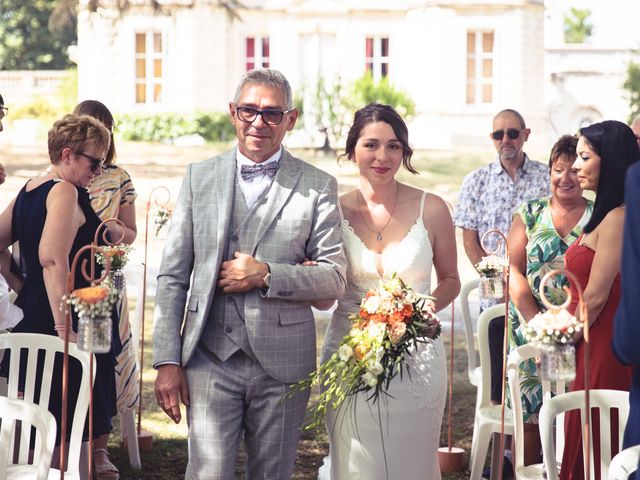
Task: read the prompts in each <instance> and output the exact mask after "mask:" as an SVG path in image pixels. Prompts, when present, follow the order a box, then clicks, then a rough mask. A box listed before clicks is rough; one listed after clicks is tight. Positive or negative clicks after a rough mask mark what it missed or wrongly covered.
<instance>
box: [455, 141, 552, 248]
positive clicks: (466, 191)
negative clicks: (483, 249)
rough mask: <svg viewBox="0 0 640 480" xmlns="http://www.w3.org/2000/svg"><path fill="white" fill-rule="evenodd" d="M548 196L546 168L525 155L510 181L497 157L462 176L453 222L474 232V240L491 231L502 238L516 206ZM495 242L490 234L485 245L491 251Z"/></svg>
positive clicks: (505, 233) (547, 168)
mask: <svg viewBox="0 0 640 480" xmlns="http://www.w3.org/2000/svg"><path fill="white" fill-rule="evenodd" d="M548 195H549V167H548V166H547V165H545V164H543V163H540V162H535V161H533V160H530V159H529V157H528V156H527V155H526V154H525V156H524V163H523V164H522V167H521V168H520V169H519V170H518V172H517V174H516V178H515V179H514V180H512V179H511V177H509V175H508V174H507V172H505V171H504V169H503V168H502V164H501V163H500V159H499V158H498V159H496V160H495V161H494V162H492V163H490V164H489V165H487V166H486V167H482V168H479V169H477V170H474V171H473V172H471V173H469V174H467V175H466V176H465V177H464V181H463V182H462V189H461V190H460V199H459V202H458V206H457V207H456V209H455V213H454V215H453V223H454V224H455V225H456V227H460V228H465V229H467V230H476V231H477V232H478V241H480V239H481V238H482V235H484V233H485V232H487V231H489V230H491V229H493V228H497V229H498V230H500V231H501V232H502V233H504V235H505V236H506V235H507V232H508V231H509V227H510V226H511V219H512V218H513V213H514V211H515V209H516V207H517V206H518V205H520V204H521V203H523V202H526V201H527V200H533V199H536V198H541V197H546V196H548ZM497 242H498V238H497V235H491V236H490V237H487V240H486V242H485V243H486V245H487V247H488V248H489V249H490V250H491V249H494V248H495V247H496V245H497Z"/></svg>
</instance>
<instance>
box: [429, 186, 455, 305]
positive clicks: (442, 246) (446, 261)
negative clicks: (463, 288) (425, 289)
mask: <svg viewBox="0 0 640 480" xmlns="http://www.w3.org/2000/svg"><path fill="white" fill-rule="evenodd" d="M425 202H426V207H425V209H424V217H423V221H424V224H425V226H426V228H427V231H428V232H429V239H430V240H431V246H432V248H433V267H434V268H435V271H436V278H437V281H438V284H437V285H436V288H435V290H433V292H431V295H433V296H434V297H436V301H435V311H436V312H439V311H440V310H442V309H443V308H445V307H446V306H447V305H449V304H450V303H451V302H452V301H453V300H454V299H455V298H456V297H457V296H458V293H459V292H460V277H459V276H458V258H457V251H456V235H455V228H454V226H453V221H452V219H451V213H450V212H449V208H448V207H447V204H446V203H445V202H444V200H442V198H440V197H438V196H437V195H432V194H429V195H427V199H426V200H425Z"/></svg>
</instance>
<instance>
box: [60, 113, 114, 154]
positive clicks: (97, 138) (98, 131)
mask: <svg viewBox="0 0 640 480" xmlns="http://www.w3.org/2000/svg"><path fill="white" fill-rule="evenodd" d="M110 143H111V133H110V132H109V130H108V129H107V127H105V126H104V125H103V124H102V122H100V121H99V120H96V119H95V118H93V117H90V116H89V115H74V114H70V115H65V116H64V117H62V118H61V119H60V120H58V121H56V122H55V123H54V124H53V127H51V129H50V130H49V138H48V145H49V159H50V160H51V164H52V165H56V164H58V163H59V162H60V160H61V158H62V150H64V149H65V148H67V147H68V148H70V149H71V150H73V151H74V152H79V151H81V150H82V148H83V147H84V146H85V145H87V144H93V145H94V146H96V147H97V148H99V149H101V150H105V151H107V150H108V149H109V145H110Z"/></svg>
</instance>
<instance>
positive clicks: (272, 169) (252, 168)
mask: <svg viewBox="0 0 640 480" xmlns="http://www.w3.org/2000/svg"><path fill="white" fill-rule="evenodd" d="M277 171H278V163H277V162H270V163H267V164H266V165H263V164H258V165H241V166H240V175H241V176H242V180H245V181H246V180H251V179H252V178H254V177H257V176H258V175H269V176H270V177H272V178H273V177H275V175H276V172H277Z"/></svg>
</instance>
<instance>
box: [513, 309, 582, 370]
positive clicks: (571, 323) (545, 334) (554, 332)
mask: <svg viewBox="0 0 640 480" xmlns="http://www.w3.org/2000/svg"><path fill="white" fill-rule="evenodd" d="M581 329H582V324H581V323H580V322H579V321H578V319H577V318H576V317H575V316H574V315H571V314H570V313H569V312H568V311H567V310H565V309H564V308H550V309H549V310H547V311H546V312H542V313H538V314H537V315H536V316H534V317H533V318H532V319H531V320H529V322H528V323H527V325H526V327H525V328H524V336H525V338H526V340H527V341H528V342H532V343H535V344H537V346H538V348H540V350H541V352H542V359H541V360H542V361H541V368H540V378H542V379H543V380H564V381H571V380H573V379H574V378H575V376H576V361H575V348H574V346H573V337H574V335H575V334H576V333H578V332H579V331H580V330H581Z"/></svg>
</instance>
